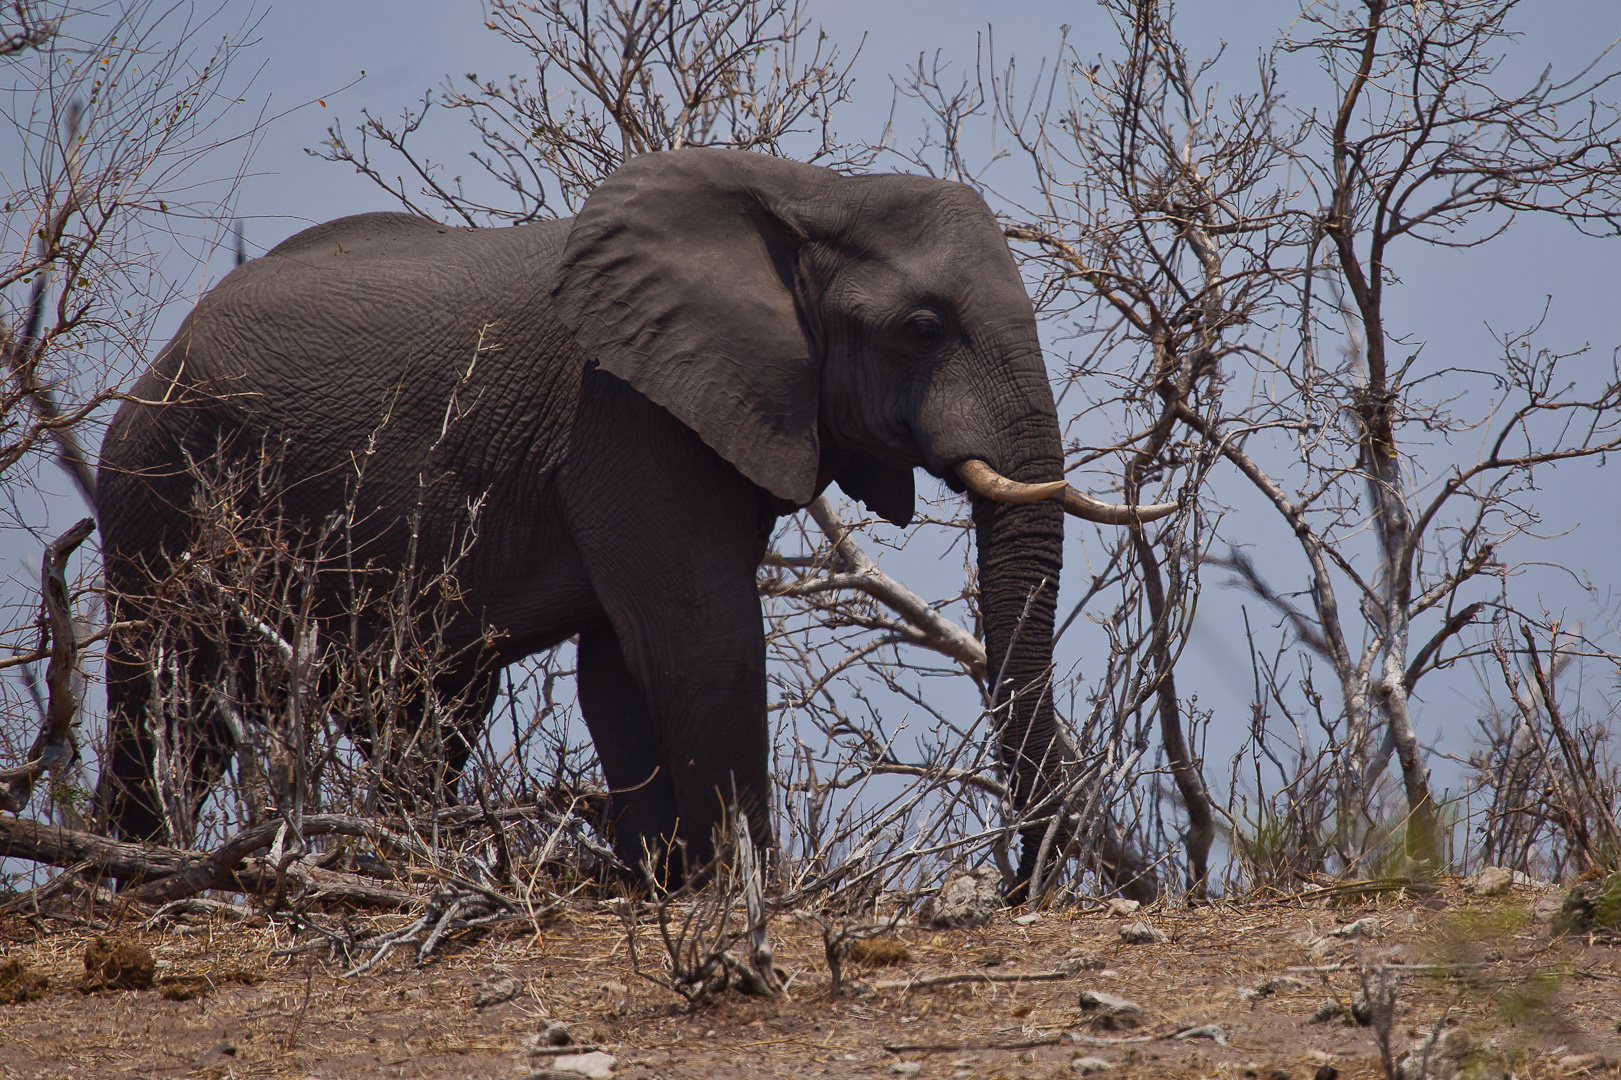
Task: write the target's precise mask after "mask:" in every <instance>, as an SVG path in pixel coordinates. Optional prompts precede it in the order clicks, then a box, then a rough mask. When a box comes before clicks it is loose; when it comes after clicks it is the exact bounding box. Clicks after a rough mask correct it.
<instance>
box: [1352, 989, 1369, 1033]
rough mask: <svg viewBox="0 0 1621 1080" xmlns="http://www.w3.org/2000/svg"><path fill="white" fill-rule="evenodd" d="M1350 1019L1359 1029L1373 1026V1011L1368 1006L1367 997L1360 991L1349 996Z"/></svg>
mask: <svg viewBox="0 0 1621 1080" xmlns="http://www.w3.org/2000/svg"><path fill="white" fill-rule="evenodd" d="M1351 1019H1352V1020H1355V1021H1356V1022H1357V1025H1358V1026H1360V1027H1369V1026H1370V1025H1372V1024H1373V1009H1372V1007H1371V1006H1369V1004H1368V995H1367V994H1365V993H1363V992H1362V991H1361V990H1358V991H1357V992H1356V993H1354V994H1352V995H1351Z"/></svg>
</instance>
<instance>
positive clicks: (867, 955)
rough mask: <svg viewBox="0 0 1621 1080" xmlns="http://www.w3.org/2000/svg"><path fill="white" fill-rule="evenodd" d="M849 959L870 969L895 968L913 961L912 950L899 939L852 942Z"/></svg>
mask: <svg viewBox="0 0 1621 1080" xmlns="http://www.w3.org/2000/svg"><path fill="white" fill-rule="evenodd" d="M849 957H850V959H851V960H854V961H855V962H856V963H858V964H866V965H867V966H868V967H894V966H895V965H896V964H908V963H911V961H912V950H911V949H908V948H907V947H906V942H904V941H901V940H900V939H899V938H867V939H865V940H862V941H852V942H850V952H849Z"/></svg>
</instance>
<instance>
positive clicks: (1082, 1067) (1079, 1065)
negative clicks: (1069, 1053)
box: [1069, 1057, 1110, 1076]
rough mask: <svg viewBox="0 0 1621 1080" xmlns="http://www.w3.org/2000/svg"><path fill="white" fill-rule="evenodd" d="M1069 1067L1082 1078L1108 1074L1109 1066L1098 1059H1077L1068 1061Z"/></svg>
mask: <svg viewBox="0 0 1621 1080" xmlns="http://www.w3.org/2000/svg"><path fill="white" fill-rule="evenodd" d="M1069 1067H1070V1069H1071V1070H1073V1071H1074V1072H1078V1073H1080V1074H1081V1075H1082V1076H1088V1075H1090V1074H1092V1073H1100V1072H1108V1071H1109V1068H1110V1065H1109V1063H1108V1062H1107V1061H1104V1060H1103V1059H1102V1058H1100V1057H1078V1058H1071V1059H1070V1063H1069Z"/></svg>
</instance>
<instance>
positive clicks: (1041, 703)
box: [973, 466, 1064, 896]
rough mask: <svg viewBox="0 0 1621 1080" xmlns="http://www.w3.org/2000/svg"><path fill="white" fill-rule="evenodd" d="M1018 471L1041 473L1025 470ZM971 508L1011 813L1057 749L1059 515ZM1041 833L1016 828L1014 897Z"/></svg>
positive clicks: (981, 502) (1033, 789) (990, 505)
mask: <svg viewBox="0 0 1621 1080" xmlns="http://www.w3.org/2000/svg"><path fill="white" fill-rule="evenodd" d="M1021 471H1024V472H1027V473H1036V474H1039V473H1040V472H1041V471H1046V470H1042V469H1040V468H1039V467H1035V466H1031V467H1028V468H1026V469H1024V470H1021ZM1049 475H1050V471H1049ZM1017 479H1020V480H1022V481H1023V482H1038V481H1039V479H1040V478H1039V475H1031V476H1027V477H1017ZM973 502H974V510H973V513H974V526H975V529H976V534H977V539H978V547H979V596H980V612H981V619H982V627H983V630H984V634H985V653H986V667H987V669H988V675H989V678H990V680H991V682H992V701H993V705H994V707H995V712H994V714H993V716H994V724H995V730H996V733H997V751H998V758H999V761H1000V763H1001V766H1002V770H1003V774H1004V775H1005V776H1006V777H1007V779H1008V782H1009V784H1010V786H1011V789H1012V802H1013V807H1014V809H1015V811H1020V810H1023V809H1024V808H1025V807H1026V806H1027V805H1028V804H1029V803H1030V802H1031V801H1032V799H1035V798H1038V797H1039V796H1040V794H1041V793H1042V792H1043V790H1044V787H1045V784H1044V778H1045V777H1047V776H1049V775H1050V774H1051V772H1052V770H1053V768H1054V766H1056V764H1057V762H1056V760H1055V759H1056V757H1057V756H1058V754H1059V753H1060V747H1061V745H1062V744H1061V743H1059V742H1058V740H1057V733H1058V732H1057V722H1056V719H1055V717H1054V714H1053V701H1052V654H1053V615H1054V612H1055V610H1056V606H1057V601H1058V576H1059V571H1060V570H1061V569H1062V567H1063V538H1064V511H1063V508H1062V507H1061V506H1060V505H1059V503H1058V502H1057V501H1055V500H1046V501H1041V502H1034V503H1028V504H1023V505H1013V504H1008V503H1001V502H996V501H993V500H991V499H989V498H985V497H983V496H980V497H976V498H975V499H974V501H973ZM1044 831H1045V829H1044V828H1043V827H1040V826H1032V827H1030V828H1027V829H1026V830H1024V833H1023V851H1022V853H1021V856H1020V859H1019V893H1018V895H1020V896H1022V894H1023V890H1024V887H1025V884H1026V883H1027V882H1028V881H1029V879H1030V875H1031V874H1032V873H1033V872H1034V870H1035V861H1036V857H1037V851H1038V849H1039V846H1040V843H1041V837H1042V834H1043V832H1044Z"/></svg>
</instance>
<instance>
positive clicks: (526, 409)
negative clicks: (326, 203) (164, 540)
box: [102, 214, 585, 548]
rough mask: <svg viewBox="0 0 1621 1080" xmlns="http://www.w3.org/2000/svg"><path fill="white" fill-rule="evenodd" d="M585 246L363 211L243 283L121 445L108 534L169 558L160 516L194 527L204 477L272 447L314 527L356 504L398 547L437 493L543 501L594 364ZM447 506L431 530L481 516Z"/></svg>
mask: <svg viewBox="0 0 1621 1080" xmlns="http://www.w3.org/2000/svg"><path fill="white" fill-rule="evenodd" d="M567 231H568V223H567V222H544V223H538V224H535V225H528V226H519V227H514V228H507V229H485V230H473V229H456V228H452V227H450V226H445V225H440V224H437V223H435V222H431V221H427V220H426V219H421V218H415V217H411V216H410V215H405V214H365V215H360V216H358V217H352V218H344V219H340V220H338V221H334V222H328V223H326V224H324V225H318V226H315V227H314V228H311V229H306V230H305V231H303V232H301V233H299V234H297V235H295V236H293V237H291V238H289V239H288V240H286V241H283V242H282V243H281V244H279V245H277V246H276V247H275V248H273V249H272V250H271V251H270V252H269V253H268V254H266V255H265V256H264V257H262V258H260V259H255V260H253V261H251V262H249V263H246V264H244V265H243V266H241V267H239V268H237V269H236V270H235V271H233V272H232V273H231V274H230V275H228V276H227V277H226V278H225V279H224V280H223V281H221V282H220V284H219V285H218V286H216V287H215V288H214V289H213V290H211V291H210V292H209V293H208V294H207V295H206V296H205V297H204V298H203V300H202V301H201V302H199V304H198V305H197V307H196V308H195V309H194V310H193V311H192V313H191V314H190V315H189V316H188V317H187V318H186V320H185V322H184V323H183V324H182V326H181V328H180V330H179V332H178V333H177V334H176V335H175V337H174V339H173V340H172V341H171V342H170V343H169V344H168V345H167V346H166V347H165V349H164V350H163V352H162V353H161V354H160V355H159V357H158V359H157V360H156V361H155V362H154V364H153V366H152V367H151V369H149V370H148V371H147V372H146V373H145V374H144V375H143V376H142V377H141V378H140V379H139V380H138V381H137V383H136V385H135V386H134V388H133V391H132V397H133V398H135V399H136V400H133V401H128V402H126V403H125V404H124V405H123V407H121V408H120V410H119V411H118V414H117V416H116V417H115V418H114V421H113V423H112V425H111V426H110V428H109V430H108V434H107V437H106V440H105V441H104V443H103V448H102V475H103V478H104V480H103V483H104V485H105V488H104V490H106V492H107V495H106V496H104V497H103V500H102V501H103V502H104V503H105V504H106V509H105V510H104V512H103V532H104V535H105V536H106V537H107V539H108V540H109V541H110V542H111V543H112V544H113V545H114V546H115V547H120V548H128V547H130V546H132V545H133V544H134V543H136V542H138V543H139V544H140V545H142V546H147V547H150V546H152V544H153V543H155V542H156V538H155V536H154V532H155V531H158V530H154V529H153V528H152V527H151V526H150V525H149V524H144V523H143V519H147V517H148V515H156V517H157V518H159V519H163V520H167V521H168V522H169V523H170V524H171V525H174V524H175V523H176V522H177V520H178V518H179V517H180V516H182V515H183V514H184V511H185V510H186V509H187V504H188V503H189V501H190V500H189V496H188V494H187V492H188V491H189V489H190V485H191V481H190V479H189V478H188V477H187V476H185V475H182V474H184V473H185V472H186V471H187V469H188V467H189V466H188V464H187V463H188V462H199V461H204V462H205V461H209V460H213V459H219V458H224V459H226V460H229V461H240V460H241V459H242V458H244V457H246V456H248V455H251V454H257V453H260V452H261V451H262V452H263V453H264V454H265V455H267V456H271V457H273V458H274V460H273V461H272V462H271V466H272V469H273V470H274V471H275V472H276V473H277V474H279V475H280V476H282V477H284V478H286V480H285V487H286V496H285V502H286V504H287V508H288V509H289V510H290V511H291V512H295V513H298V514H299V516H302V517H304V518H306V519H308V520H309V521H312V522H313V521H317V520H320V519H321V518H324V517H325V516H326V515H328V514H330V513H332V512H334V511H337V510H342V509H347V508H348V507H347V506H346V504H348V503H350V502H356V503H357V505H355V506H354V507H353V509H355V510H357V511H359V517H360V518H361V519H362V520H365V521H368V522H371V523H373V528H374V530H375V531H376V532H378V533H379V534H381V533H383V532H387V531H389V530H390V529H392V528H394V527H396V526H397V523H398V522H399V520H400V518H401V517H402V515H405V514H407V513H410V512H411V511H412V509H413V507H414V506H415V504H416V503H417V502H419V501H421V500H422V499H423V498H424V495H423V492H424V490H428V491H433V490H443V491H445V492H447V493H449V492H451V491H453V490H455V491H460V492H462V493H463V495H464V496H465V495H474V496H486V497H490V496H494V497H496V498H498V499H499V500H501V501H503V502H504V503H505V504H511V503H513V502H514V501H520V502H521V501H525V499H526V497H527V496H528V495H530V494H532V493H533V492H534V491H535V490H536V489H538V488H540V487H543V486H544V485H545V484H546V483H547V482H548V479H549V476H550V473H551V472H552V470H554V469H555V467H556V465H557V463H558V462H559V460H560V459H561V454H562V452H563V450H564V448H565V447H566V446H567V442H568V437H569V433H570V425H571V423H572V418H573V415H574V410H575V407H576V403H577V395H578V387H579V380H580V375H581V372H582V370H583V367H584V363H585V358H584V355H583V354H582V353H581V352H580V350H579V349H578V347H577V346H575V345H574V342H573V339H572V337H571V336H570V335H569V334H568V332H567V330H566V329H565V328H564V327H563V326H562V324H561V323H559V322H558V321H557V320H556V318H555V317H553V315H552V312H551V305H550V301H549V291H550V285H551V278H552V273H553V268H554V266H555V263H556V256H557V253H558V252H559V251H560V249H561V246H562V242H563V239H564V238H565V237H566V235H567ZM435 478H437V480H438V482H437V483H435V482H433V481H434V480H435ZM446 478H452V482H449V483H446V482H443V481H444V480H445V479H446ZM425 484H426V485H427V486H426V488H425V487H424V485H425ZM497 489H499V490H497ZM441 501H442V502H443V503H444V505H438V504H432V505H428V506H426V507H425V510H426V512H427V515H428V517H429V518H432V517H433V516H434V515H435V514H436V513H438V514H439V515H440V516H446V515H452V516H453V515H456V514H461V515H463V516H465V513H466V501H467V500H466V498H465V497H460V498H454V499H453V498H451V496H450V495H449V494H446V495H445V497H444V499H443V500H441ZM432 502H433V499H432V497H431V496H430V503H432ZM452 503H454V504H455V505H452ZM440 524H443V525H445V526H446V527H449V526H450V525H451V524H452V523H450V522H448V521H447V522H441V523H440ZM171 531H172V530H171ZM169 546H171V547H172V544H171V545H169Z"/></svg>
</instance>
